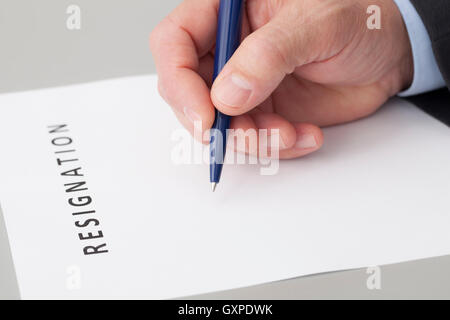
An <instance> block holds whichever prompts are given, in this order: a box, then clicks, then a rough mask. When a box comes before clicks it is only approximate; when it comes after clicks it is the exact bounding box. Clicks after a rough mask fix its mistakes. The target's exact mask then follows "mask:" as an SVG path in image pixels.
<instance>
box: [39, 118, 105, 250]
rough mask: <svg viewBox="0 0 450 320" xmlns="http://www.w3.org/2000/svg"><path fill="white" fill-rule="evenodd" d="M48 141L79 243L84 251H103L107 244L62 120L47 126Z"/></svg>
mask: <svg viewBox="0 0 450 320" xmlns="http://www.w3.org/2000/svg"><path fill="white" fill-rule="evenodd" d="M48 133H49V135H50V141H51V144H52V146H53V148H54V154H55V157H56V164H57V166H58V169H59V175H60V176H61V177H62V179H63V187H64V192H65V194H66V195H67V206H68V208H69V209H70V210H71V214H72V216H73V217H74V224H75V227H76V228H77V229H78V238H79V239H80V241H81V242H82V243H83V254H84V255H96V254H102V253H107V252H108V249H107V245H106V242H105V240H104V237H103V231H102V230H100V227H99V226H100V221H99V220H98V219H97V218H96V217H95V210H93V209H92V197H91V196H90V195H89V194H88V190H89V189H88V187H87V183H86V180H85V178H84V174H83V169H82V167H81V166H80V165H79V160H78V158H77V155H76V150H75V148H74V147H73V140H72V138H71V137H70V136H69V129H68V127H67V125H66V124H61V125H52V126H48Z"/></svg>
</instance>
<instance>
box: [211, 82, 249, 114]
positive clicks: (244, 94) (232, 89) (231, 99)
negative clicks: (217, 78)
mask: <svg viewBox="0 0 450 320" xmlns="http://www.w3.org/2000/svg"><path fill="white" fill-rule="evenodd" d="M251 89H252V87H251V84H250V83H248V82H247V81H246V80H244V79H242V78H241V77H239V76H237V75H234V74H232V75H229V76H227V77H226V78H225V79H223V80H222V81H221V82H220V84H219V85H218V87H217V88H216V89H215V92H214V95H215V96H216V98H217V100H219V101H220V102H221V103H223V104H225V105H227V106H229V107H235V108H236V107H241V106H242V105H244V104H245V103H246V102H247V100H248V98H250V94H251V93H252V90H251Z"/></svg>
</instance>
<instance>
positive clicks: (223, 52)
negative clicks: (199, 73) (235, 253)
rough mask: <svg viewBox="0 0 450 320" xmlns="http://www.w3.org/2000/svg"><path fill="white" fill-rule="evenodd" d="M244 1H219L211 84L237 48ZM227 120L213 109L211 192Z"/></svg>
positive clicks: (221, 158)
mask: <svg viewBox="0 0 450 320" xmlns="http://www.w3.org/2000/svg"><path fill="white" fill-rule="evenodd" d="M244 2H245V0H220V7H219V17H218V22H217V38H216V52H215V57H214V75H213V82H214V80H215V79H216V77H217V76H218V75H219V73H220V72H221V71H222V69H223V67H224V66H225V64H226V63H227V62H228V60H229V59H230V58H231V56H232V55H233V53H234V52H235V51H236V49H237V48H238V47H239V44H240V40H241V30H242V15H243V10H244ZM230 121H231V117H230V116H228V115H226V114H223V113H221V112H220V111H218V110H216V117H215V120H214V124H213V126H212V128H211V140H210V165H209V171H210V181H211V186H212V191H213V192H214V191H215V190H216V187H217V184H218V183H219V181H220V176H221V175H222V168H223V162H224V160H225V152H226V147H227V130H228V129H229V127H230Z"/></svg>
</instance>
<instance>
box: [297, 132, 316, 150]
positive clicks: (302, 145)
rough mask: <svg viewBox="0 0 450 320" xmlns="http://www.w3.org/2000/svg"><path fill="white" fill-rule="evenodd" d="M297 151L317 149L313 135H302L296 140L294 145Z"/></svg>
mask: <svg viewBox="0 0 450 320" xmlns="http://www.w3.org/2000/svg"><path fill="white" fill-rule="evenodd" d="M295 147H296V148H297V149H314V148H317V141H316V138H315V137H314V135H312V134H304V135H301V136H299V137H298V138H297V143H296V144H295Z"/></svg>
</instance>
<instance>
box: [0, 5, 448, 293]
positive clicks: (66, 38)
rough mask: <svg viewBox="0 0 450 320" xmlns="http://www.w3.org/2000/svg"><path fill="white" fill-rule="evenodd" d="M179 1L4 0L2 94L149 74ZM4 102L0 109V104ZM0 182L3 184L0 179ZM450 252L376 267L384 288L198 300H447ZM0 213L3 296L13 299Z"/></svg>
mask: <svg viewBox="0 0 450 320" xmlns="http://www.w3.org/2000/svg"><path fill="white" fill-rule="evenodd" d="M179 2H180V0H162V1H157V0H71V1H66V0H39V1H30V0H1V2H0V92H10V91H21V90H28V89H35V88H42V87H49V86H60V85H64V84H70V83H77V82H85V81H93V80H99V79H106V78H111V77H118V76H125V75H136V74H145V73H151V72H154V64H153V61H152V58H151V55H150V52H149V49H148V36H149V34H150V31H151V30H152V29H153V27H154V26H155V25H156V24H157V23H158V21H159V20H161V19H162V18H163V17H164V16H165V15H166V14H167V13H168V12H169V11H170V10H171V9H173V8H174V7H175V6H176V5H177V4H178V3H179ZM70 4H76V5H79V6H80V7H81V10H82V17H81V19H82V20H81V30H77V31H69V30H68V29H67V28H66V19H67V16H68V15H67V14H66V9H67V7H68V6H69V5H70ZM0 107H1V106H0ZM0 183H1V182H0ZM448 270H450V257H442V258H434V259H428V260H422V261H416V262H409V263H403V264H397V265H391V266H383V267H381V285H382V288H381V290H368V289H367V286H366V281H367V278H368V276H369V275H368V274H367V273H366V270H365V269H361V270H352V271H344V272H335V273H328V274H322V275H315V276H310V277H302V278H297V279H290V280H286V281H281V282H276V283H270V284H266V285H262V286H256V287H251V288H245V289H238V290H231V291H227V292H221V293H216V294H208V295H204V296H199V297H198V298H208V299H209V298H211V299H212V298H218V299H221V298H226V299H228V298H236V299H297V298H305V299H315V298H328V299H337V298H342V299H348V298H359V299H380V298H429V299H439V298H450V275H449V272H448ZM18 297H19V292H18V289H17V284H16V279H15V275H14V269H13V266H12V264H11V257H10V252H9V248H8V242H7V235H6V230H5V228H4V225H3V217H1V216H0V299H2V298H3V299H4V298H18Z"/></svg>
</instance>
